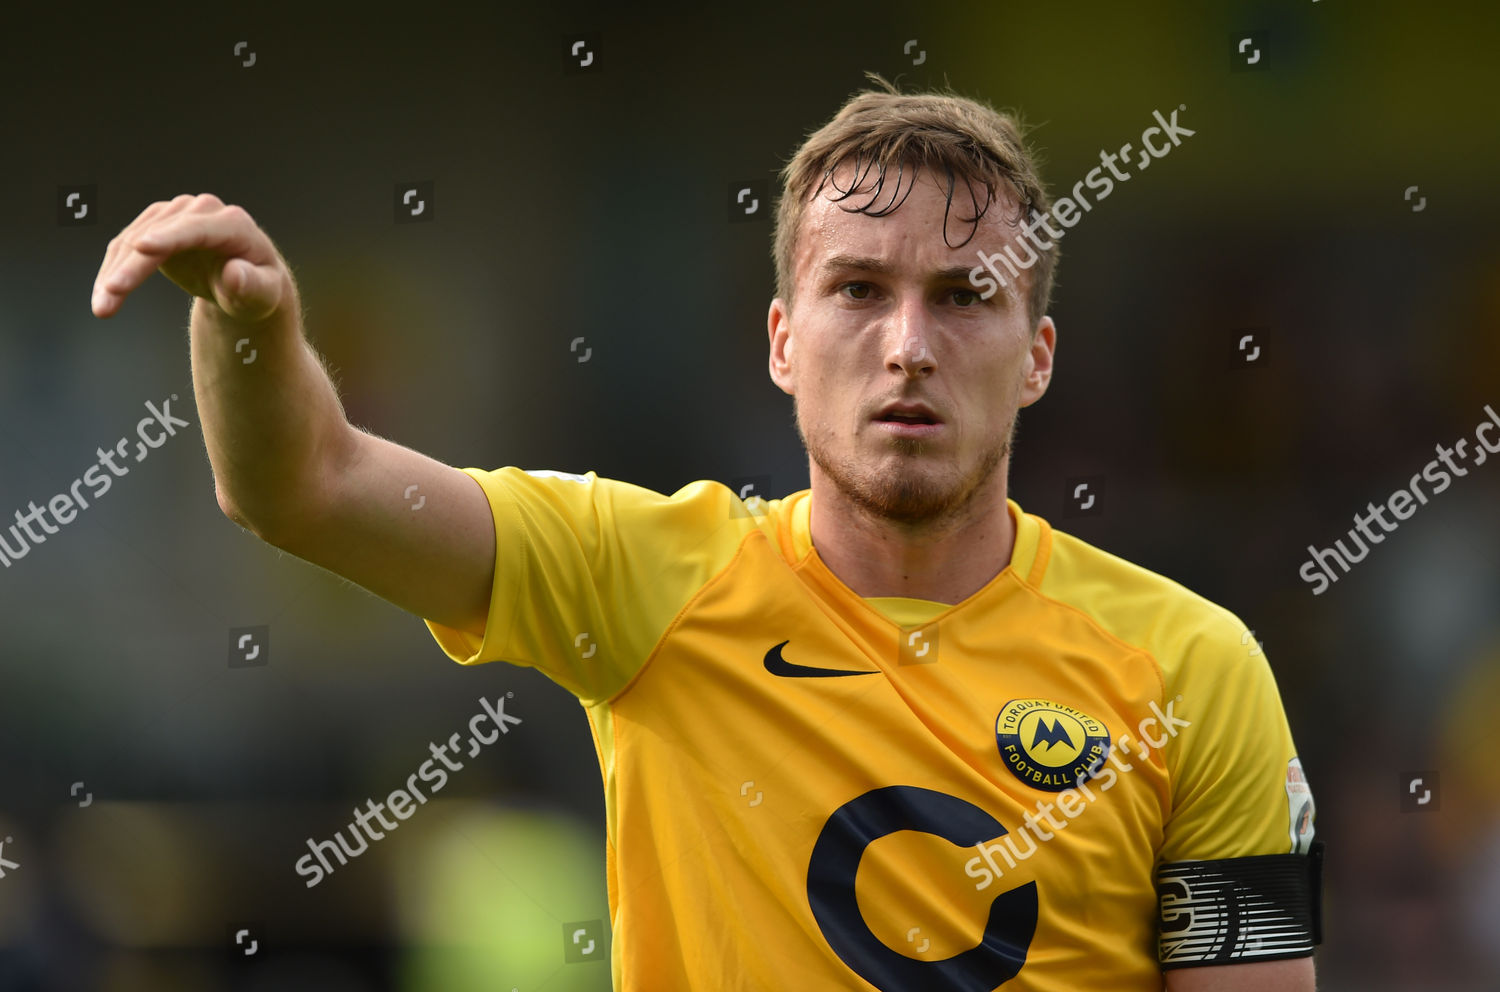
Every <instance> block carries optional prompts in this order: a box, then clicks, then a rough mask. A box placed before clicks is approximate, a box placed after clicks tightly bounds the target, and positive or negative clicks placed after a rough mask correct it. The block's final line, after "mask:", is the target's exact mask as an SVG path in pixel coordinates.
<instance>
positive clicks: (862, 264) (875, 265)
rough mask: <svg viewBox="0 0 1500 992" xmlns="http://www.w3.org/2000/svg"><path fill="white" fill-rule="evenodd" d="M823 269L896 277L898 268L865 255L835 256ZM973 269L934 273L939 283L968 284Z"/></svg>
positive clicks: (946, 269)
mask: <svg viewBox="0 0 1500 992" xmlns="http://www.w3.org/2000/svg"><path fill="white" fill-rule="evenodd" d="M822 268H823V270H824V271H825V272H839V271H850V270H853V271H857V272H873V273H875V274H876V275H882V276H889V275H894V274H895V272H896V267H895V266H893V265H891V264H890V263H889V262H887V261H885V259H882V258H874V257H870V256H864V255H833V256H830V257H829V258H827V259H826V260H824V262H823V265H822ZM970 271H972V267H965V266H962V265H953V266H949V267H948V268H945V269H939V270H938V271H937V272H935V273H933V275H934V279H935V281H937V282H967V281H968V279H969V272H970Z"/></svg>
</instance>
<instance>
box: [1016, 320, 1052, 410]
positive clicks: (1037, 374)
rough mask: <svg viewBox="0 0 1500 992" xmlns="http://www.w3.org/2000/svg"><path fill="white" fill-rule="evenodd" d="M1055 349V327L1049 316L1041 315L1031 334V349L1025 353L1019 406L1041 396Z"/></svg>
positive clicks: (1050, 375)
mask: <svg viewBox="0 0 1500 992" xmlns="http://www.w3.org/2000/svg"><path fill="white" fill-rule="evenodd" d="M1056 350H1057V327H1056V325H1054V324H1053V323H1052V318H1051V317H1043V318H1042V319H1041V322H1040V323H1038V324H1037V326H1036V333H1035V334H1033V335H1032V336H1031V351H1030V352H1028V353H1027V355H1026V366H1025V376H1024V378H1023V379H1022V380H1021V406H1030V405H1031V404H1033V403H1035V402H1036V401H1037V400H1039V399H1041V398H1042V394H1043V393H1045V392H1046V391H1047V384H1048V383H1050V382H1051V381H1052V356H1053V354H1054V353H1055V352H1056Z"/></svg>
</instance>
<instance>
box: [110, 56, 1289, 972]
mask: <svg viewBox="0 0 1500 992" xmlns="http://www.w3.org/2000/svg"><path fill="white" fill-rule="evenodd" d="M881 82H882V83H883V81H881ZM783 177H784V180H785V183H786V189H785V193H784V195H783V197H782V199H781V202H780V205H779V208H778V217H777V231H776V247H775V256H776V261H777V279H778V295H777V297H776V299H775V300H773V302H772V303H771V307H770V313H769V319H768V333H769V341H770V374H771V378H772V380H773V381H774V382H775V383H776V385H777V386H779V387H780V388H781V389H782V390H783V391H784V392H786V393H788V394H789V395H791V396H792V397H793V398H794V407H795V411H796V420H797V426H798V430H799V433H800V434H801V436H802V438H803V441H804V443H805V445H806V447H807V450H808V453H809V456H810V475H811V486H810V489H808V490H803V491H801V492H797V493H793V494H791V495H790V496H787V497H785V498H783V499H771V500H769V501H767V500H764V499H761V498H759V497H751V498H750V499H742V498H741V494H738V493H735V492H731V491H730V490H729V489H728V488H727V487H725V486H723V485H720V484H718V483H715V482H709V481H700V482H695V483H693V484H691V485H688V486H685V487H683V488H682V489H681V490H679V491H678V492H676V493H674V494H673V495H671V496H665V495H662V494H659V493H654V492H651V491H649V490H645V489H642V488H639V487H637V486H632V485H630V484H628V483H624V482H619V481H616V480H610V479H601V478H598V477H597V476H596V475H595V474H594V473H588V474H587V475H570V474H565V473H558V472H547V471H537V472H526V471H522V470H521V469H519V468H516V467H513V466H507V467H504V468H501V469H498V470H495V471H483V470H479V469H466V470H463V471H459V470H457V469H454V468H450V467H448V466H445V465H442V464H440V463H438V462H435V461H433V460H431V459H428V458H426V457H424V456H422V455H420V454H418V453H416V452H414V451H410V450H409V449H406V448H403V447H401V446H399V445H395V444H392V443H391V442H389V441H385V440H382V439H380V438H376V437H372V436H370V435H368V434H365V433H363V432H361V431H359V430H358V429H356V428H354V427H352V426H351V425H349V424H348V422H347V421H346V419H345V418H344V415H343V411H342V408H341V406H340V404H339V401H338V398H337V395H336V393H335V391H334V388H333V386H332V385H331V383H330V381H329V379H328V376H327V374H326V372H325V370H324V369H323V367H322V366H321V364H320V362H319V360H318V358H317V357H316V355H315V353H314V352H313V350H312V349H311V347H310V346H309V345H308V344H307V342H306V340H305V338H304V336H303V328H302V321H301V313H300V304H299V299H298V295H297V289H296V285H295V283H294V281H293V279H292V277H291V274H290V271H289V269H288V267H287V265H286V262H285V261H284V260H283V259H282V257H281V255H280V254H279V252H278V251H277V250H276V248H275V247H274V246H273V245H272V243H271V241H270V239H269V238H268V237H267V236H266V235H265V234H264V232H262V231H261V230H260V229H259V228H258V227H257V226H256V225H255V224H254V222H253V220H251V218H250V217H249V215H248V214H246V213H245V212H244V211H243V210H242V209H241V208H239V207H236V206H226V205H224V204H222V203H221V202H220V201H219V200H218V199H217V198H215V197H213V196H211V195H208V194H203V195H200V196H198V197H190V196H180V197H177V198H176V199H174V200H172V201H170V202H161V203H155V204H152V205H151V206H150V207H148V208H147V209H146V210H145V211H143V212H142V214H141V215H140V217H139V218H137V220H136V221H134V222H133V223H132V224H131V225H130V226H129V227H127V228H125V230H124V231H122V232H121V234H120V235H119V236H118V237H116V238H115V239H114V240H113V241H112V242H111V243H110V246H109V249H108V251H107V253H106V257H105V260H104V264H103V266H102V267H101V270H100V275H99V278H98V282H97V284H96V295H95V299H94V312H95V313H96V314H98V315H99V316H101V317H104V316H109V315H110V314H111V313H113V312H115V310H117V309H118V307H119V306H120V302H121V300H122V298H123V297H124V296H125V295H126V294H128V293H129V292H131V291H132V290H133V289H134V288H135V287H136V286H138V285H139V284H140V283H141V282H142V281H143V280H144V279H145V278H146V277H147V276H148V275H149V274H150V273H151V271H152V270H153V269H155V268H158V267H159V268H160V269H161V270H162V271H163V273H165V274H166V275H167V276H168V277H169V278H171V279H172V280H173V281H174V282H176V283H178V285H180V286H182V287H183V288H184V289H186V290H187V291H188V292H189V293H192V294H193V295H194V296H195V297H198V299H197V300H196V301H195V303H194V307H193V315H192V345H191V348H192V363H193V377H194V389H195V394H196V396H197V402H198V410H199V415H200V417H201V419H202V422H203V427H204V435H205V440H206V443H207V446H208V452H209V458H210V461H211V463H212V465H213V470H214V477H215V481H216V485H217V493H218V499H219V504H220V506H221V507H222V508H223V510H224V512H225V513H226V514H227V515H228V516H230V518H231V519H233V520H235V521H236V522H238V523H240V524H241V525H242V526H245V527H248V528H250V529H251V530H253V531H254V532H255V533H256V534H258V535H259V536H261V537H262V538H263V539H265V540H267V541H268V542H270V543H272V544H275V545H277V546H278V547H281V548H284V549H286V550H288V551H290V552H292V553H293V554H296V555H298V556H299V557H302V558H304V559H306V560H308V561H312V562H315V563H317V564H319V565H322V566H324V567H326V568H329V569H331V570H332V571H334V572H337V573H339V574H340V575H344V576H346V577H348V578H350V579H351V580H353V581H355V582H358V583H359V584H361V585H363V586H365V587H366V588H368V589H370V590H372V591H373V592H375V593H377V594H378V595H381V596H383V597H385V598H386V599H388V600H390V601H391V602H393V603H396V604H397V605H399V606H402V607H404V608H406V609H408V610H410V611H412V612H413V613H416V614H417V615H419V616H421V617H423V618H425V619H426V621H427V623H428V625H429V627H430V628H431V630H432V633H433V635H434V636H435V637H436V638H437V640H438V643H439V644H440V645H441V646H442V647H443V649H444V650H445V651H446V652H447V653H448V654H449V655H450V656H451V657H452V658H454V659H455V660H456V661H459V662H461V663H463V664H473V663H477V662H485V661H492V660H502V659H503V660H506V661H510V662H512V663H516V664H522V665H533V666H536V667H538V668H540V669H541V670H542V671H544V672H545V673H546V674H547V675H548V676H549V677H550V678H552V679H553V680H554V681H556V682H558V683H559V684H561V685H562V686H564V687H566V688H567V689H568V690H569V691H570V692H572V693H574V694H575V695H576V696H577V697H578V698H579V700H580V701H581V703H582V704H583V705H584V707H585V708H586V711H587V713H588V716H589V720H590V725H591V727H592V729H593V732H594V737H595V743H596V747H597V750H598V753H599V758H600V764H601V768H602V771H603V779H604V789H605V798H606V810H607V817H608V837H609V846H608V885H609V902H610V909H611V915H612V924H613V930H614V944H613V974H614V982H615V986H616V988H619V989H623V990H631V992H635V990H647V989H649V990H653V992H655V990H677V989H682V990H688V989H691V990H727V989H769V988H795V989H831V988H848V989H871V988H873V989H880V990H883V992H893V990H918V989H975V990H979V989H984V990H988V989H996V988H1001V987H1002V986H1003V987H1004V988H1005V989H1022V990H1029V992H1063V990H1092V989H1109V990H1135V989H1161V988H1163V987H1165V988H1168V989H1171V990H1173V992H1183V990H1206V989H1214V990H1233V992H1253V990H1270V989H1276V990H1294V992H1295V990H1311V989H1312V988H1313V969H1312V958H1311V954H1312V950H1313V945H1314V943H1315V942H1316V941H1317V939H1318V937H1317V930H1318V906H1317V893H1318V883H1317V872H1316V868H1317V864H1318V860H1317V858H1316V857H1309V854H1308V852H1309V849H1310V846H1311V845H1312V824H1311V814H1312V802H1311V795H1310V793H1309V792H1308V789H1307V786H1306V783H1305V780H1304V779H1303V776H1302V772H1301V766H1300V764H1299V763H1298V761H1297V759H1296V751H1295V748H1294V746H1293V743H1292V738H1291V734H1290V731H1289V729H1288V727H1287V722H1286V718H1285V715H1284V713H1283V711H1282V707H1281V703H1280V699H1279V697H1278V694H1277V690H1276V685H1275V682H1274V679H1273V678H1272V675H1271V671H1270V669H1269V667H1268V666H1267V663H1266V660H1265V658H1264V656H1263V655H1262V654H1260V653H1259V651H1258V649H1255V648H1254V647H1253V644H1254V642H1253V641H1249V638H1248V636H1247V634H1248V632H1247V631H1246V629H1245V627H1244V625H1243V624H1242V623H1241V622H1240V621H1239V620H1238V619H1236V618H1235V617H1234V616H1233V615H1232V614H1230V613H1228V612H1227V611H1225V610H1223V609H1221V608H1219V607H1217V606H1215V605H1213V604H1211V603H1209V602H1207V601H1206V600H1203V599H1201V598H1200V597H1198V596H1196V595H1194V594H1192V593H1191V592H1189V591H1187V590H1186V589H1183V588H1182V587H1181V586H1178V585H1176V584H1175V583H1172V582H1171V581H1169V580H1167V579H1165V578H1162V577H1161V576H1158V575H1155V574H1154V573H1151V572H1148V571H1146V570H1144V569H1142V568H1139V567H1137V566H1134V565H1131V564H1129V563H1127V562H1124V561H1122V560H1120V559H1118V558H1115V557H1113V556H1111V555H1108V554H1106V553H1105V552H1103V551H1100V550H1098V549H1096V548H1093V547H1091V546H1089V545H1087V544H1085V543H1083V542H1082V541H1079V540H1078V539H1076V538H1073V537H1070V536H1068V535H1065V534H1062V533H1060V532H1058V531H1055V530H1053V529H1052V528H1051V527H1050V525H1049V524H1048V523H1047V522H1046V521H1044V520H1042V519H1041V518H1039V517H1036V516H1034V515H1031V514H1026V513H1024V512H1023V511H1022V510H1021V508H1020V507H1019V506H1018V505H1016V503H1015V502H1014V501H1011V500H1008V499H1007V496H1006V482H1007V472H1008V468H1009V452H1010V440H1011V437H1012V434H1013V430H1014V425H1015V420H1016V414H1017V411H1018V410H1019V409H1020V408H1021V407H1024V406H1028V405H1030V404H1031V403H1034V402H1036V400H1038V399H1039V398H1041V396H1042V394H1043V393H1044V392H1045V391H1046V388H1047V384H1048V382H1049V381H1050V378H1051V374H1052V356H1053V352H1054V348H1055V345H1056V338H1057V331H1056V328H1055V327H1054V326H1053V322H1052V320H1051V319H1050V318H1049V317H1047V316H1045V312H1046V306H1047V302H1048V297H1049V295H1050V289H1051V282H1052V274H1053V268H1054V264H1055V255H1056V251H1055V248H1054V249H1052V250H1051V251H1050V252H1048V253H1046V254H1045V255H1044V256H1043V257H1041V259H1040V260H1039V264H1037V265H1036V266H1035V267H1034V268H1029V269H1027V270H1026V271H1025V272H1024V275H1023V277H1022V278H1021V279H1019V280H1018V281H1017V282H1009V281H1005V282H1006V284H1005V285H1001V286H999V287H998V289H999V291H997V292H993V293H988V294H984V295H981V294H980V293H979V292H978V291H977V289H976V287H975V284H974V283H972V282H971V281H970V275H969V273H970V271H971V270H972V269H973V268H974V264H973V260H974V253H975V251H978V252H980V253H991V252H999V251H1001V250H1002V249H1004V248H1006V247H1007V246H1010V247H1012V248H1014V247H1015V245H1016V241H1015V239H1017V238H1018V236H1019V235H1020V232H1021V231H1022V226H1021V225H1022V224H1024V223H1026V218H1027V216H1028V215H1029V216H1031V217H1032V218H1033V219H1034V218H1035V217H1036V216H1037V212H1040V213H1041V214H1045V213H1046V211H1047V208H1048V201H1047V197H1046V193H1045V191H1044V190H1043V188H1042V186H1041V183H1040V181H1039V179H1038V178H1037V176H1036V173H1035V169H1034V168H1033V166H1032V164H1031V161H1030V158H1029V155H1028V153H1027V151H1026V149H1025V147H1024V143H1023V142H1022V140H1021V137H1020V135H1019V134H1018V132H1017V130H1016V127H1015V125H1014V124H1013V122H1012V121H1011V120H1010V119H1009V118H1007V117H1005V116H1002V115H999V114H997V113H995V112H994V111H993V110H991V109H990V108H988V107H986V106H983V105H981V104H978V103H975V102H972V101H969V100H965V99H962V98H957V97H954V96H948V95H900V94H897V93H895V92H894V91H892V90H891V89H890V87H889V86H888V85H886V86H885V90H884V91H868V92H864V93H861V94H858V95H857V96H856V97H854V98H853V99H852V100H851V101H850V102H849V103H848V104H847V105H846V106H845V107H844V108H843V109H842V110H841V111H840V112H839V114H838V115H837V116H836V117H835V118H834V119H833V120H832V121H831V122H829V124H828V125H826V126H825V127H824V128H822V129H821V130H820V131H818V132H817V133H815V134H813V135H812V136H811V137H810V138H809V139H808V140H807V142H806V143H805V144H804V145H803V147H802V148H801V150H800V151H799V152H798V153H797V155H796V157H795V158H794V159H793V160H792V161H791V162H790V163H789V164H788V166H787V168H786V169H785V170H784V173H783ZM1012 257H1018V256H1012ZM1017 283H1023V284H1024V287H1023V286H1022V285H1018V284H1017ZM1023 288H1024V290H1025V292H1024V293H1023V292H1022V289H1023ZM245 339H249V343H250V346H253V347H254V348H255V349H256V351H257V355H258V360H257V361H256V362H254V363H251V364H248V365H247V364H245V363H244V362H243V361H241V359H240V357H239V354H238V353H237V352H238V351H239V348H240V347H243V346H242V345H240V344H239V343H240V342H241V341H243V340H245ZM476 483H477V485H476ZM413 485H415V486H418V487H419V488H420V490H421V492H422V493H424V494H425V495H427V500H426V503H425V504H424V511H423V512H422V513H418V514H414V513H412V512H411V511H410V504H409V502H408V501H407V499H406V493H407V492H408V489H409V487H411V486H413ZM1247 641H1249V643H1250V645H1251V647H1249V648H1247V646H1246V642H1247Z"/></svg>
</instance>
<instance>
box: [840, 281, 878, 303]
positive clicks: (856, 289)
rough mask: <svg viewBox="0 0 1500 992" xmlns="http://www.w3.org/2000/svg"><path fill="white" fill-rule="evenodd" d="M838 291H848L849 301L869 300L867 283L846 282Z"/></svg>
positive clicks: (868, 285)
mask: <svg viewBox="0 0 1500 992" xmlns="http://www.w3.org/2000/svg"><path fill="white" fill-rule="evenodd" d="M839 289H841V290H846V291H848V292H849V294H850V296H849V298H850V299H851V300H868V299H869V298H870V284H869V283H867V282H846V283H844V284H843V285H842V286H840V287H839Z"/></svg>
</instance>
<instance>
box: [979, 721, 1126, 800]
mask: <svg viewBox="0 0 1500 992" xmlns="http://www.w3.org/2000/svg"><path fill="white" fill-rule="evenodd" d="M995 743H996V745H997V746H998V747H999V748H1000V757H1001V759H1002V760H1004V762H1005V767H1006V768H1008V769H1010V772H1011V774H1012V775H1014V776H1015V777H1016V778H1018V779H1020V780H1021V781H1022V782H1024V783H1026V784H1027V785H1029V786H1031V787H1032V788H1034V789H1042V790H1044V791H1046V792H1061V791H1063V790H1064V789H1071V788H1072V787H1073V786H1075V785H1077V784H1078V780H1079V779H1080V778H1087V777H1088V775H1089V772H1090V770H1097V769H1098V767H1099V765H1100V764H1102V763H1103V762H1104V758H1105V756H1106V755H1107V754H1109V728H1107V727H1105V726H1104V724H1102V723H1100V722H1099V721H1098V720H1095V719H1094V718H1093V717H1091V716H1089V715H1088V714H1087V713H1083V712H1080V711H1078V710H1075V709H1074V708H1073V707H1071V706H1064V705H1062V704H1061V703H1054V702H1052V701H1051V700H1047V699H1012V700H1011V701H1010V702H1008V703H1006V704H1005V705H1004V706H1002V707H1000V715H999V716H997V717H996V718H995Z"/></svg>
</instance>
